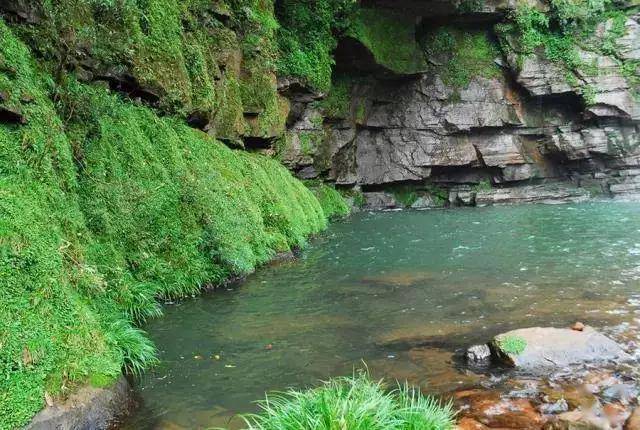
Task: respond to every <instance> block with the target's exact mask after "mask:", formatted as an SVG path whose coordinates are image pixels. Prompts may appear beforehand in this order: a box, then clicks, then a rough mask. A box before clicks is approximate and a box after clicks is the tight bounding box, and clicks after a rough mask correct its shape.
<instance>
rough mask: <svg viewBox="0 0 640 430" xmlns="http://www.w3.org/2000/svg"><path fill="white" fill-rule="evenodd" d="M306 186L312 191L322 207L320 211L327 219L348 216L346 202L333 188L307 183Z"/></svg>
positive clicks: (321, 184) (348, 210)
mask: <svg viewBox="0 0 640 430" xmlns="http://www.w3.org/2000/svg"><path fill="white" fill-rule="evenodd" d="M307 186H308V187H309V188H310V189H311V190H312V191H313V193H314V194H315V196H316V198H317V199H318V201H319V202H320V206H322V210H323V211H324V213H325V215H326V216H327V217H329V219H335V218H342V217H345V216H347V215H349V212H350V209H349V205H348V204H347V202H346V201H345V200H344V198H343V197H342V194H340V193H339V192H338V191H337V190H336V189H335V188H334V187H333V186H331V185H327V184H325V183H318V182H313V181H312V182H308V183H307Z"/></svg>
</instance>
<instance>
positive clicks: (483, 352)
mask: <svg viewBox="0 0 640 430" xmlns="http://www.w3.org/2000/svg"><path fill="white" fill-rule="evenodd" d="M611 332H612V334H613V337H614V338H616V339H617V340H618V341H619V342H620V343H618V342H616V341H614V340H613V339H611V338H609V337H607V336H605V335H603V334H601V333H599V332H598V331H596V330H594V329H593V328H591V327H585V326H584V325H582V324H581V323H577V324H576V325H574V327H573V329H568V328H567V329H557V328H539V327H538V328H528V329H521V330H514V331H511V332H508V333H504V334H502V335H499V336H496V337H495V338H494V339H493V340H492V341H491V342H490V343H489V347H486V348H484V347H482V346H475V347H472V348H470V349H469V350H468V352H467V359H468V360H469V365H470V366H471V368H475V369H476V371H477V369H478V366H480V368H482V366H485V368H486V369H487V373H486V375H485V376H486V378H485V379H483V380H482V381H481V382H480V383H479V384H478V387H482V388H472V389H463V390H458V391H455V392H453V393H452V394H451V398H452V399H453V401H454V402H455V405H456V408H457V410H458V411H459V415H458V424H457V425H458V428H459V429H460V430H483V429H490V428H491V429H543V428H544V429H548V430H551V429H553V430H574V429H593V430H596V429H598V430H612V429H623V428H624V429H626V430H637V429H638V428H640V409H638V394H639V393H640V391H639V388H638V387H639V381H638V369H637V367H636V365H637V362H636V360H635V356H636V353H637V344H636V342H635V341H634V340H630V339H631V338H635V335H636V333H635V329H631V328H630V327H629V326H628V325H623V326H619V327H616V328H615V329H614V330H611ZM497 365H503V366H506V367H508V368H512V369H513V370H512V371H506V372H505V371H504V370H503V371H502V372H501V373H502V374H501V376H495V375H496V374H497V373H495V371H496V369H497V368H496V367H495V366H497ZM491 366H494V367H493V370H489V369H490V367H491ZM543 372H546V373H543Z"/></svg>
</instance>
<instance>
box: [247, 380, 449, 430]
mask: <svg viewBox="0 0 640 430" xmlns="http://www.w3.org/2000/svg"><path fill="white" fill-rule="evenodd" d="M260 407H261V408H262V413H261V414H258V415H250V416H246V417H245V421H246V423H247V425H248V429H249V430H303V429H304V430H306V429H313V430H337V429H348V430H378V429H379V430H448V429H451V428H452V427H453V410H452V407H451V405H442V404H440V403H439V402H438V401H437V400H435V399H434V398H432V397H425V396H422V395H421V394H420V393H419V392H418V391H416V390H415V389H412V388H410V387H408V386H402V387H400V388H398V389H397V390H394V391H386V390H385V389H384V386H383V384H382V383H381V382H374V381H371V379H370V378H369V377H368V376H367V375H366V374H363V373H361V374H358V375H355V376H353V377H347V378H336V379H332V380H330V381H328V382H325V383H323V384H322V385H321V386H320V387H318V388H314V389H311V390H307V391H296V390H291V391H288V392H286V393H284V394H276V395H272V396H267V398H266V399H265V400H263V401H261V402H260Z"/></svg>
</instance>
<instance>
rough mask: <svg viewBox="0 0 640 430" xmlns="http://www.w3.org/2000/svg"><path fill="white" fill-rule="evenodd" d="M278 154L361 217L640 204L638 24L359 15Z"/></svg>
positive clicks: (403, 5) (380, 7)
mask: <svg viewBox="0 0 640 430" xmlns="http://www.w3.org/2000/svg"><path fill="white" fill-rule="evenodd" d="M366 3H367V4H366V5H365V6H366V7H367V9H364V10H363V11H361V12H360V16H359V19H358V20H356V23H355V24H354V25H353V26H354V27H355V28H356V30H355V31H352V32H351V33H347V35H346V36H345V37H344V38H342V39H341V40H340V43H339V45H338V47H337V50H336V62H337V64H336V68H335V73H334V82H333V87H332V89H331V90H330V92H329V94H328V96H326V97H325V96H324V95H322V94H317V93H313V92H301V91H291V89H290V87H291V85H290V83H289V82H286V81H283V82H281V90H282V92H283V94H287V96H288V97H289V98H290V99H291V100H292V101H293V104H292V105H293V106H294V108H293V109H292V110H291V113H290V115H289V132H288V135H287V138H286V139H284V140H283V141H282V142H281V143H280V146H279V147H278V151H279V154H280V156H281V158H282V160H283V161H284V162H285V164H287V165H288V166H289V167H290V168H291V169H292V170H294V171H295V172H296V173H297V175H298V176H300V177H302V178H316V177H319V178H323V179H325V180H329V181H334V182H335V183H336V184H338V185H339V186H342V187H345V188H349V189H352V190H354V191H352V193H351V194H352V195H357V194H359V193H360V192H363V193H364V194H363V197H364V199H361V200H364V201H366V205H367V206H369V207H397V206H413V207H425V206H442V205H448V204H457V205H474V204H478V205H483V204H491V203H505V202H516V201H558V200H564V201H567V200H568V201H577V200H583V199H586V198H588V197H589V196H593V195H603V196H613V197H616V198H634V197H635V198H637V197H638V195H640V137H639V134H638V133H639V129H638V124H639V122H638V120H639V119H640V104H639V101H640V99H639V98H638V90H639V89H640V88H639V86H638V79H639V77H640V75H639V74H638V64H639V60H640V27H639V24H638V20H639V19H640V14H639V13H638V9H637V8H636V7H635V6H634V5H631V4H621V3H615V4H614V3H599V4H595V2H586V1H585V2H580V1H578V2H572V1H569V0H567V1H555V0H554V1H551V2H549V3H547V2H535V1H531V2H529V3H525V2H502V1H496V2H489V1H487V2H482V1H478V2H462V3H456V2H447V1H428V0H425V1H418V0H413V1H402V2H386V1H382V0H380V1H375V0H372V1H369V2H366Z"/></svg>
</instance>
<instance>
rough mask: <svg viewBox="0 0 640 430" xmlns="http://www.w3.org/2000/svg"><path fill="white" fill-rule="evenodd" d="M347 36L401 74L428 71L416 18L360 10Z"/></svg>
mask: <svg viewBox="0 0 640 430" xmlns="http://www.w3.org/2000/svg"><path fill="white" fill-rule="evenodd" d="M348 34H349V35H350V36H351V37H353V38H355V39H357V40H358V41H360V42H361V43H362V44H363V45H364V46H366V47H367V48H368V49H369V51H371V53H372V54H373V57H374V58H375V60H376V62H378V64H381V65H382V66H384V67H386V68H388V69H389V70H391V71H392V72H395V73H399V74H412V73H417V72H420V71H424V70H426V69H427V65H426V58H425V56H424V53H423V52H422V50H421V49H420V47H419V46H418V43H417V42H416V33H415V17H414V16H411V15H404V14H401V13H398V12H395V11H389V10H384V11H382V10H377V9H367V8H361V9H360V10H359V11H358V13H357V14H356V17H355V19H354V21H353V22H352V24H351V27H350V29H349V31H348Z"/></svg>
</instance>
